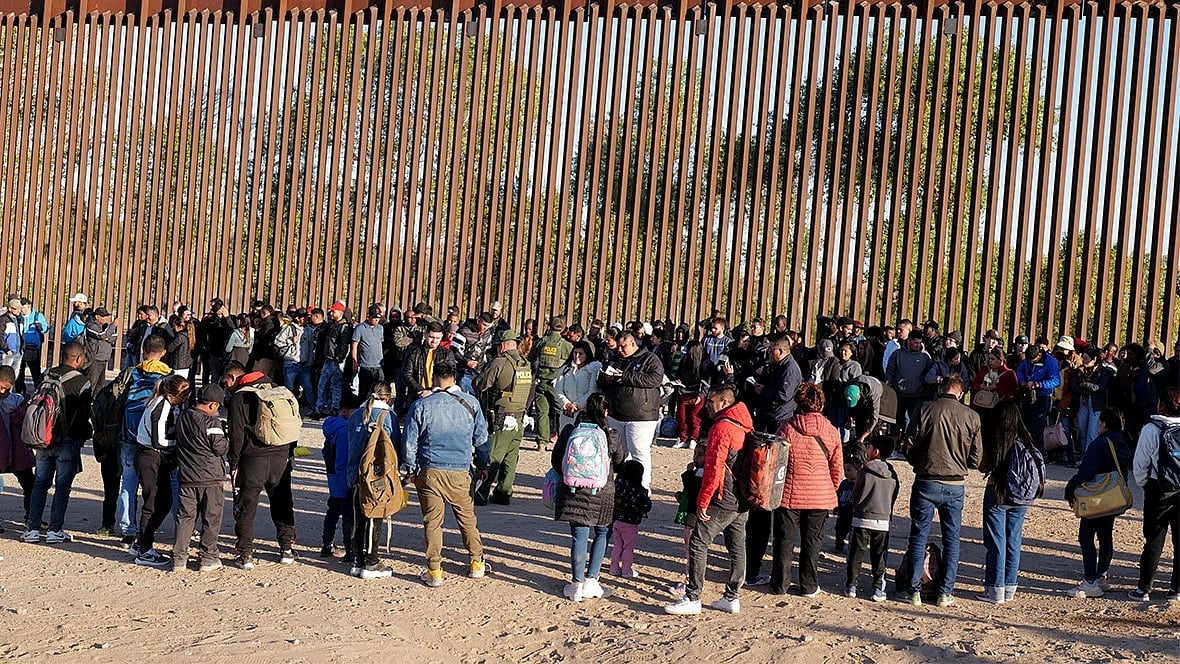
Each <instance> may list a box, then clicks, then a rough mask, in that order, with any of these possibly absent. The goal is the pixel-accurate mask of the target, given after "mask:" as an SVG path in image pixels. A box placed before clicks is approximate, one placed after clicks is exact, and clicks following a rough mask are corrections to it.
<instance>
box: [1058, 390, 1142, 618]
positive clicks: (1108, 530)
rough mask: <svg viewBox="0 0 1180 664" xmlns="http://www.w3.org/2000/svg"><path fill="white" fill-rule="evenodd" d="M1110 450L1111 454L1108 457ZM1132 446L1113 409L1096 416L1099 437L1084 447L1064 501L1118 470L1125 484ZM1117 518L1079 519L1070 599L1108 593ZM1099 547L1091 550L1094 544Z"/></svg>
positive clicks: (1119, 417) (1121, 417)
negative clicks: (1076, 572) (1078, 569)
mask: <svg viewBox="0 0 1180 664" xmlns="http://www.w3.org/2000/svg"><path fill="white" fill-rule="evenodd" d="M1112 448H1113V450H1114V453H1113V454H1112V453H1111V449H1112ZM1134 451H1135V445H1134V443H1131V442H1128V440H1127V434H1126V432H1124V431H1123V415H1122V413H1121V411H1119V410H1116V409H1114V408H1106V409H1104V410H1103V411H1102V412H1100V413H1099V414H1098V437H1097V438H1095V439H1094V440H1093V441H1091V442H1090V444H1089V445H1087V446H1086V450H1085V451H1084V452H1083V453H1082V461H1081V463H1079V464H1078V470H1077V472H1076V473H1074V476H1073V477H1072V478H1070V480H1069V482H1066V484H1065V500H1066V502H1068V503H1069V504H1070V505H1071V506H1072V505H1073V501H1074V492H1075V491H1077V489H1078V487H1079V486H1081V485H1082V484H1085V483H1086V482H1089V481H1090V480H1092V479H1094V478H1095V477H1097V476H1098V475H1101V474H1102V473H1111V472H1114V471H1115V469H1116V468H1117V469H1118V470H1119V471H1120V472H1121V473H1122V475H1123V479H1124V480H1126V479H1127V476H1128V475H1129V474H1130V472H1131V465H1132V463H1133V461H1134V459H1133V456H1134ZM1116 518H1118V515H1117V514H1111V515H1110V516H1100V517H1093V518H1089V519H1078V543H1079V544H1081V547H1082V574H1083V578H1082V582H1081V583H1079V584H1078V585H1077V586H1075V587H1073V588H1071V589H1070V590H1069V591H1068V592H1067V594H1068V595H1069V596H1070V597H1077V598H1083V597H1102V595H1103V594H1104V593H1105V592H1106V591H1107V590H1109V589H1110V586H1109V585H1108V584H1107V583H1106V572H1107V570H1109V569H1110V561H1111V559H1113V558H1114V521H1115V519H1116ZM1095 540H1097V541H1098V546H1097V547H1095V546H1094V541H1095Z"/></svg>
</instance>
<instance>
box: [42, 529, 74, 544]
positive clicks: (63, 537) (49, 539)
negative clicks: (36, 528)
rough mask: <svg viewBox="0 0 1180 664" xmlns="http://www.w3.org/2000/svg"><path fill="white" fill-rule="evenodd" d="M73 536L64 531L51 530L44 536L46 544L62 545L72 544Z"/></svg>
mask: <svg viewBox="0 0 1180 664" xmlns="http://www.w3.org/2000/svg"><path fill="white" fill-rule="evenodd" d="M73 541H74V536H73V535H71V534H69V533H67V532H66V531H64V530H51V531H49V532H48V533H46V534H45V543H46V544H62V543H65V542H73Z"/></svg>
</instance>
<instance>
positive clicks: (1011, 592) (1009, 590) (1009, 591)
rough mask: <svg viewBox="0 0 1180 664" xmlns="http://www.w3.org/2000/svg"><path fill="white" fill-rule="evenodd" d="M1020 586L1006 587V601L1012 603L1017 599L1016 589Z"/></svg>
mask: <svg viewBox="0 0 1180 664" xmlns="http://www.w3.org/2000/svg"><path fill="white" fill-rule="evenodd" d="M1018 587H1019V586H1004V601H1005V602H1011V601H1012V600H1014V599H1016V589H1017V588H1018Z"/></svg>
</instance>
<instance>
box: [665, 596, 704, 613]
mask: <svg viewBox="0 0 1180 664" xmlns="http://www.w3.org/2000/svg"><path fill="white" fill-rule="evenodd" d="M700 612H701V601H700V600H699V599H698V600H693V599H689V598H687V597H681V598H680V599H678V600H676V601H675V602H673V603H672V604H669V605H667V606H665V607H664V613H667V614H669V615H673V616H695V615H698V614H700Z"/></svg>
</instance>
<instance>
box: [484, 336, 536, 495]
mask: <svg viewBox="0 0 1180 664" xmlns="http://www.w3.org/2000/svg"><path fill="white" fill-rule="evenodd" d="M532 384H533V372H532V370H530V369H529V363H528V361H527V360H525V359H524V357H522V356H521V354H520V351H517V350H516V349H512V350H509V351H507V352H505V353H503V354H500V355H498V356H496V359H494V360H492V361H491V362H490V363H488V366H487V367H486V368H485V369H484V370H483V373H481V374H480V375H479V376H477V377H476V379H475V382H474V384H473V387H474V388H475V392H476V394H478V395H479V398H480V402H481V403H482V404H484V408H485V409H486V410H487V413H486V414H487V419H488V430H489V438H490V443H491V466H490V469H489V470H490V472H489V473H488V479H487V481H486V482H484V483H483V485H482V486H480V487H479V489H478V490H477V492H476V493H477V496H476V497H477V499H482V501H487V500H488V498H489V492H490V491H491V488H492V484H496V491H495V494H496V497H497V498H501V499H507V498H508V497H510V496H511V495H512V485H513V483H514V482H515V481H516V462H517V460H518V459H519V458H520V439H521V434H522V433H523V432H524V409H525V406H526V405H527V404H528V398H529V390H530V389H531V388H532Z"/></svg>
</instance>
